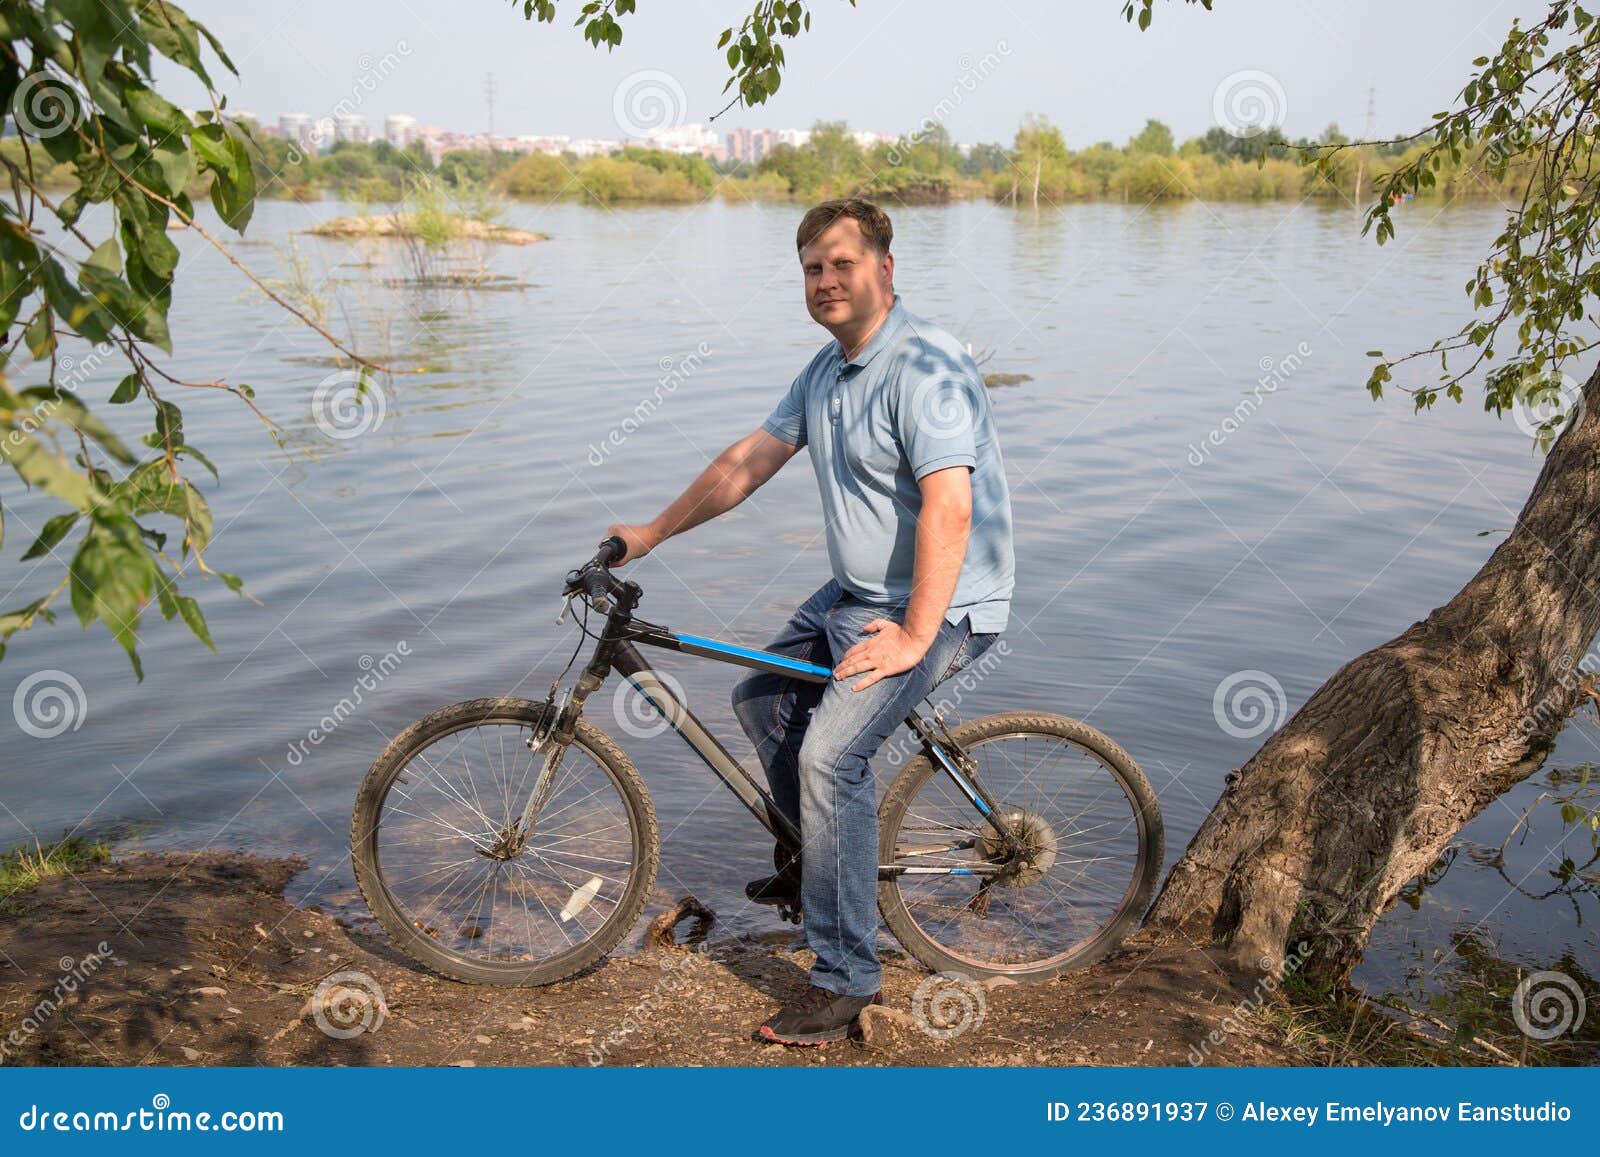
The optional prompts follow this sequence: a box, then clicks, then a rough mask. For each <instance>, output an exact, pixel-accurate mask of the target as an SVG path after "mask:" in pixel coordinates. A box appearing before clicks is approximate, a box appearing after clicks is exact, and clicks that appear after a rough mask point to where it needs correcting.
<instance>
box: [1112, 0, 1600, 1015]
mask: <svg viewBox="0 0 1600 1157" xmlns="http://www.w3.org/2000/svg"><path fill="white" fill-rule="evenodd" d="M1189 2H1190V3H1193V2H1194V0H1189ZM1200 3H1201V4H1202V5H1204V6H1206V7H1209V3H1208V0H1200ZM1153 8H1154V0H1131V2H1129V3H1127V4H1126V5H1125V7H1124V14H1125V15H1127V16H1128V17H1129V19H1135V18H1137V20H1138V22H1139V23H1140V25H1141V26H1146V25H1148V24H1149V22H1150V19H1151V14H1152V11H1153ZM1473 67H1474V70H1475V71H1474V72H1473V73H1472V75H1471V76H1470V77H1469V79H1468V81H1467V83H1466V85H1465V86H1464V87H1463V88H1462V90H1461V93H1460V95H1459V97H1458V98H1457V99H1456V101H1455V102H1454V104H1453V106H1452V107H1451V108H1449V109H1446V110H1443V111H1442V112H1440V113H1438V114H1437V115H1436V116H1435V117H1434V118H1433V119H1432V121H1431V122H1430V123H1429V124H1428V125H1427V126H1426V127H1424V128H1423V129H1421V130H1420V131H1418V132H1417V133H1415V134H1413V135H1412V136H1409V137H1402V138H1399V139H1398V140H1395V141H1389V142H1383V144H1384V145H1386V146H1388V147H1393V146H1395V145H1404V144H1410V143H1413V142H1416V143H1420V145H1421V147H1420V148H1419V149H1417V151H1416V152H1415V153H1409V152H1408V153H1407V154H1406V155H1405V157H1404V158H1403V159H1402V161H1401V162H1400V163H1399V164H1397V165H1395V166H1394V167H1393V169H1392V171H1391V172H1390V173H1388V174H1387V175H1386V176H1385V177H1383V178H1381V179H1380V180H1379V182H1378V184H1377V188H1376V189H1375V194H1376V198H1375V201H1374V203H1373V204H1372V206H1371V207H1370V208H1369V209H1368V211H1367V217H1366V226H1367V229H1369V230H1370V231H1371V232H1372V233H1373V234H1374V235H1375V236H1376V238H1377V240H1378V242H1379V243H1380V244H1381V243H1383V242H1384V241H1386V240H1388V239H1389V238H1391V237H1393V236H1394V233H1395V229H1396V221H1395V218H1394V217H1393V216H1392V213H1391V210H1392V207H1393V205H1394V203H1395V199H1396V198H1397V197H1398V196H1399V195H1401V194H1405V193H1416V192H1419V191H1422V190H1426V189H1429V188H1431V187H1433V186H1435V185H1436V184H1437V183H1438V182H1439V181H1440V180H1441V179H1442V177H1443V175H1445V174H1448V173H1451V172H1452V171H1455V170H1457V169H1459V167H1460V166H1461V165H1462V164H1463V163H1468V164H1472V165H1475V166H1478V167H1479V169H1480V171H1481V172H1482V173H1484V174H1485V175H1486V176H1487V177H1488V178H1489V179H1491V180H1511V181H1514V182H1515V186H1516V187H1517V188H1518V192H1517V193H1516V194H1515V195H1513V196H1512V197H1510V198H1509V199H1508V203H1509V205H1510V209H1509V210H1508V212H1507V216H1506V222H1505V226H1504V228H1503V229H1502V230H1501V232H1500V235H1499V236H1498V237H1497V238H1496V239H1495V241H1494V242H1493V244H1492V246H1491V248H1490V251H1489V253H1488V254H1487V255H1486V256H1485V258H1484V259H1483V261H1482V263H1481V264H1480V265H1479V267H1478V270H1477V272H1476V273H1475V275H1474V276H1473V277H1472V278H1471V279H1470V280H1469V281H1468V282H1467V284H1466V286H1465V290H1466V296H1467V300H1468V303H1469V306H1470V307H1471V309H1472V310H1473V312H1474V316H1472V317H1471V318H1470V319H1469V320H1468V321H1466V322H1465V323H1463V325H1462V326H1461V328H1460V329H1459V330H1458V331H1457V332H1456V333H1455V334H1453V335H1450V336H1448V337H1445V338H1441V339H1439V340H1437V341H1435V342H1433V343H1432V344H1431V345H1428V346H1426V347H1424V348H1422V349H1420V350H1418V351H1416V352H1415V353H1411V354H1406V355H1402V356H1399V357H1394V358H1388V357H1385V356H1384V355H1383V354H1382V353H1381V352H1376V351H1375V352H1374V354H1373V356H1374V357H1375V358H1376V359H1377V364H1376V365H1375V367H1374V369H1373V371H1372V375H1371V378H1370V380H1369V382H1368V387H1369V389H1370V390H1371V392H1372V394H1373V396H1374V397H1375V398H1377V397H1380V396H1381V395H1382V393H1383V389H1384V386H1385V385H1387V384H1390V383H1393V384H1395V385H1397V386H1398V385H1400V383H1398V382H1396V381H1395V377H1394V374H1395V371H1397V370H1400V369H1401V368H1402V367H1405V366H1408V365H1409V364H1410V363H1412V362H1413V361H1420V362H1427V361H1432V362H1435V363H1436V365H1437V376H1436V377H1435V379H1434V380H1431V381H1429V380H1422V381H1418V382H1416V384H1414V385H1409V386H1406V387H1405V388H1406V389H1408V390H1409V392H1410V394H1411V397H1412V401H1413V404H1414V405H1415V406H1416V407H1418V408H1427V407H1429V406H1432V405H1433V404H1434V402H1435V401H1436V399H1437V398H1438V397H1439V396H1440V395H1441V394H1442V395H1444V396H1446V397H1448V398H1451V399H1453V400H1455V401H1457V402H1459V401H1462V400H1463V398H1464V396H1465V392H1466V390H1467V389H1468V388H1469V387H1471V388H1475V389H1481V390H1482V391H1483V404H1484V409H1485V410H1486V411H1488V412H1491V413H1494V414H1497V415H1503V414H1507V413H1512V414H1515V415H1517V416H1518V417H1519V419H1520V420H1521V421H1522V422H1524V423H1525V424H1529V425H1540V426H1541V427H1542V428H1543V430H1544V432H1545V433H1546V434H1547V435H1554V438H1553V443H1552V444H1550V446H1549V453H1548V455H1547V457H1546V458H1545V461H1544V465H1543V469H1542V470H1541V471H1540V474H1539V477H1538V480H1537V481H1536V482H1535V483H1534V487H1533V491H1532V493H1531V494H1530V495H1529V497H1528V499H1527V501H1526V503H1525V504H1524V506H1523V508H1522V510H1521V512H1520V513H1519V514H1518V515H1517V519H1516V522H1515V525H1514V527H1513V529H1512V530H1511V531H1509V532H1508V533H1506V535H1505V537H1504V539H1503V540H1502V541H1501V542H1500V543H1499V545H1498V546H1497V547H1496V548H1495V549H1494V551H1493V552H1492V553H1491V554H1490V556H1489V558H1488V559H1487V560H1486V561H1485V562H1484V564H1483V566H1482V568H1481V569H1480V570H1479V571H1478V573H1477V574H1476V575H1475V576H1474V577H1473V579H1472V580H1471V581H1470V582H1469V583H1468V584H1467V585H1466V586H1465V587H1463V588H1462V589H1461V591H1459V592H1458V593H1457V594H1456V595H1455V596H1454V597H1453V598H1452V599H1450V600H1449V601H1448V602H1447V603H1445V604H1444V605H1443V606H1441V607H1438V608H1437V609H1435V610H1434V611H1433V612H1431V613H1430V614H1429V615H1428V616H1427V617H1426V618H1425V619H1423V620H1422V621H1420V622H1417V623H1414V624H1413V625H1412V626H1411V627H1410V628H1408V629H1407V630H1406V631H1404V632H1403V633H1402V634H1400V635H1399V636H1398V637H1396V638H1395V639H1393V640H1391V641H1390V642H1388V643H1385V644H1384V645H1383V646H1381V647H1378V648H1376V649H1374V650H1372V651H1369V652H1367V653H1366V654H1364V655H1360V656H1357V657H1356V658H1355V659H1353V660H1351V661H1350V662H1349V663H1348V664H1346V665H1345V666H1344V667H1343V668H1341V669H1340V670H1339V671H1338V672H1337V673H1336V674H1335V675H1334V676H1333V677H1332V678H1331V679H1329V680H1328V682H1327V683H1325V684H1324V685H1323V686H1322V687H1321V688H1320V689H1319V690H1318V691H1317V692H1316V693H1315V694H1313V695H1312V696H1311V698H1310V699H1309V700H1308V701H1307V702H1306V703H1305V704H1304V705H1303V706H1302V707H1301V708H1300V709H1299V711H1297V712H1296V713H1295V714H1294V715H1293V716H1292V717H1291V718H1290V719H1289V720H1288V722H1287V723H1285V724H1284V725H1283V726H1282V727H1281V728H1280V729H1278V730H1277V731H1276V732H1275V733H1274V734H1273V736H1272V737H1271V739H1270V740H1269V741H1268V742H1267V743H1266V744H1265V745H1264V746H1263V747H1262V748H1261V749H1260V750H1259V751H1258V752H1256V754H1255V755H1254V756H1252V757H1251V759H1250V760H1249V761H1248V762H1247V763H1246V764H1245V766H1244V767H1243V768H1241V769H1240V770H1239V773H1238V774H1237V775H1236V776H1232V777H1230V779H1229V783H1228V786H1227V788H1226V789H1225V790H1224V792H1223V794H1222V798H1221V799H1220V800H1218V802H1217V805H1216V806H1215V807H1214V808H1213V809H1212V811H1211V814H1210V815H1209V816H1208V817H1207V819H1206V821H1205V823H1204V824H1203V825H1202V826H1201V828H1200V831H1199V832H1198V833H1197V834H1196V835H1195V837H1194V839H1193V841H1192V842H1191V843H1190V845H1189V847H1188V849H1187V850H1186V851H1185V853H1184V855H1183V858H1182V859H1181V860H1180V862H1179V863H1178V864H1177V866H1176V867H1175V868H1174V869H1173V871H1172V872H1171V873H1170V874H1169V875H1168V877H1167V881H1166V883H1165V885H1164V886H1163V889H1162V891H1161V894H1160V895H1159V896H1158V898H1157V900H1156V903H1155V905H1154V906H1153V908H1152V910H1151V915H1150V922H1151V923H1152V924H1153V925H1154V926H1155V927H1156V928H1158V929H1176V928H1186V929H1188V930H1190V931H1191V933H1194V934H1198V935H1201V936H1205V937H1215V938H1217V939H1218V940H1219V941H1220V942H1222V943H1225V944H1226V946H1227V951H1228V952H1229V953H1230V954H1231V955H1232V956H1234V958H1235V959H1237V960H1240V961H1249V963H1250V967H1252V968H1255V967H1259V966H1260V965H1259V964H1258V962H1259V961H1260V960H1263V959H1264V960H1266V961H1268V962H1269V966H1270V965H1271V964H1273V963H1275V962H1281V961H1282V959H1283V954H1284V949H1285V945H1286V944H1287V943H1288V942H1289V941H1290V940H1291V939H1293V940H1295V941H1300V940H1305V941H1309V942H1311V945H1312V956H1311V962H1310V965H1309V966H1308V968H1307V970H1306V971H1305V972H1303V973H1302V975H1304V976H1306V977H1308V978H1309V979H1311V980H1313V981H1321V982H1326V983H1336V982H1340V981H1342V980H1343V979H1344V978H1345V977H1346V976H1347V975H1348V973H1349V970H1350V969H1351V967H1352V966H1353V965H1354V964H1355V962H1356V961H1357V960H1359V959H1360V956H1361V951H1362V947H1363V945H1364V944H1365V941H1366V938H1367V935H1368V933H1369V932H1370V930H1371V928H1372V926H1373V924H1374V923H1375V922H1376V920H1377V917H1378V915H1379V914H1380V913H1381V912H1383V911H1384V909H1386V908H1387V907H1388V906H1389V905H1390V904H1392V903H1393V901H1394V899H1395V897H1396V896H1397V895H1398V894H1399V891H1400V889H1401V888H1402V887H1403V886H1404V885H1405V884H1406V883H1407V881H1409V880H1411V879H1412V878H1414V877H1415V876H1417V875H1418V874H1419V873H1420V872H1422V871H1424V870H1425V869H1427V868H1428V866H1429V865H1431V864H1432V863H1433V862H1434V861H1435V860H1436V858H1437V857H1438V855H1439V854H1440V852H1441V851H1442V849H1443V848H1444V847H1445V845H1446V844H1447V843H1448V841H1449V840H1451V839H1452V838H1453V837H1454V836H1455V834H1456V833H1457V832H1458V831H1459V830H1460V829H1461V827H1462V826H1463V825H1465V824H1466V823H1467V821H1468V820H1470V819H1472V817H1473V816H1475V815H1476V814H1478V812H1479V811H1481V810H1482V809H1483V808H1484V807H1485V806H1487V805H1488V804H1489V803H1490V802H1491V801H1493V800H1495V799H1496V798H1498V797H1499V796H1500V795H1501V794H1502V793H1503V792H1505V791H1506V790H1507V789H1508V788H1510V787H1512V786H1513V785H1515V784H1517V783H1519V782H1521V781H1522V780H1524V779H1526V778H1527V777H1528V776H1529V775H1531V774H1532V773H1533V772H1534V771H1536V770H1538V768H1539V767H1540V766H1541V765H1542V764H1543V763H1544V761H1545V759H1546V757H1547V756H1548V754H1549V751H1550V749H1551V747H1552V745H1553V744H1554V741H1555V736H1556V734H1557V732H1558V731H1559V730H1560V729H1561V728H1562V726H1564V724H1565V722H1566V720H1567V719H1568V717H1569V716H1570V715H1571V713H1572V712H1573V711H1574V710H1575V709H1576V707H1577V706H1578V705H1579V704H1580V703H1581V702H1584V701H1586V700H1587V697H1588V694H1589V692H1588V691H1587V690H1586V688H1587V686H1588V685H1589V670H1590V668H1589V667H1588V666H1586V665H1585V660H1586V659H1587V657H1588V656H1587V652H1588V649H1589V647H1590V646H1591V644H1592V643H1593V642H1594V640H1595V636H1596V632H1597V631H1600V597H1597V595H1596V593H1595V592H1596V591H1597V590H1600V520H1596V519H1595V517H1594V511H1595V509H1596V507H1597V505H1600V370H1595V371H1593V372H1591V373H1589V374H1588V377H1587V381H1586V382H1585V383H1583V384H1582V385H1580V384H1579V383H1578V382H1576V381H1573V380H1563V379H1562V378H1561V377H1560V376H1559V375H1560V373H1561V371H1562V369H1563V367H1565V366H1567V365H1569V364H1572V363H1573V362H1574V361H1575V360H1577V359H1581V358H1584V356H1585V355H1587V354H1589V353H1590V352H1591V351H1592V350H1593V348H1594V344H1595V338H1594V336H1593V329H1592V322H1591V320H1590V319H1591V317H1592V315H1593V311H1594V308H1595V305H1596V302H1597V298H1600V269H1597V268H1596V266H1595V263H1594V261H1593V260H1592V258H1593V254H1594V252H1595V251H1596V248H1597V247H1600V182H1596V181H1594V180H1592V166H1593V162H1594V127H1593V119H1592V118H1593V111H1592V110H1593V109H1594V108H1595V107H1596V101H1597V100H1600V22H1597V21H1596V20H1595V18H1594V14H1593V13H1591V12H1590V11H1588V10H1587V9H1585V8H1584V7H1583V6H1582V5H1580V4H1578V3H1575V2H1572V0H1547V4H1546V8H1545V12H1544V15H1543V17H1542V18H1541V19H1538V20H1536V21H1533V22H1531V23H1529V24H1528V25H1526V26H1524V25H1523V24H1522V22H1521V21H1520V20H1514V21H1513V22H1512V25H1511V28H1510V31H1509V32H1508V33H1507V35H1506V37H1505V40H1504V41H1503V43H1502V44H1501V46H1500V48H1499V49H1498V50H1497V51H1495V52H1494V53H1492V54H1491V55H1488V56H1484V57H1480V58H1479V59H1478V60H1476V61H1474V63H1473ZM1360 143H1361V142H1352V143H1350V144H1344V143H1331V142H1330V143H1326V144H1323V145H1321V146H1316V145H1313V146H1310V147H1309V148H1307V149H1306V150H1305V152H1306V153H1307V154H1309V156H1310V157H1311V158H1312V159H1313V160H1314V161H1315V162H1316V163H1318V164H1319V166H1322V167H1324V168H1326V166H1327V165H1329V164H1332V163H1333V162H1335V161H1336V160H1338V159H1339V158H1341V157H1342V156H1343V155H1345V154H1346V153H1347V151H1348V150H1350V149H1351V148H1352V147H1353V146H1354V145H1356V144H1360ZM1452 355H1453V356H1452ZM1497 355H1498V356H1497Z"/></svg>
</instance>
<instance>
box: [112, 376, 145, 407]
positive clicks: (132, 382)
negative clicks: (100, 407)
mask: <svg viewBox="0 0 1600 1157" xmlns="http://www.w3.org/2000/svg"><path fill="white" fill-rule="evenodd" d="M141 380H142V379H141V378H140V377H139V375H138V374H137V373H131V374H129V375H128V376H127V377H125V378H123V379H122V380H121V381H120V382H118V383H117V388H116V389H115V390H113V391H111V398H110V401H111V402H112V403H114V404H116V405H119V406H120V405H122V404H123V403H124V402H131V401H133V400H134V399H135V398H137V397H138V396H139V386H140V383H141Z"/></svg>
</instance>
